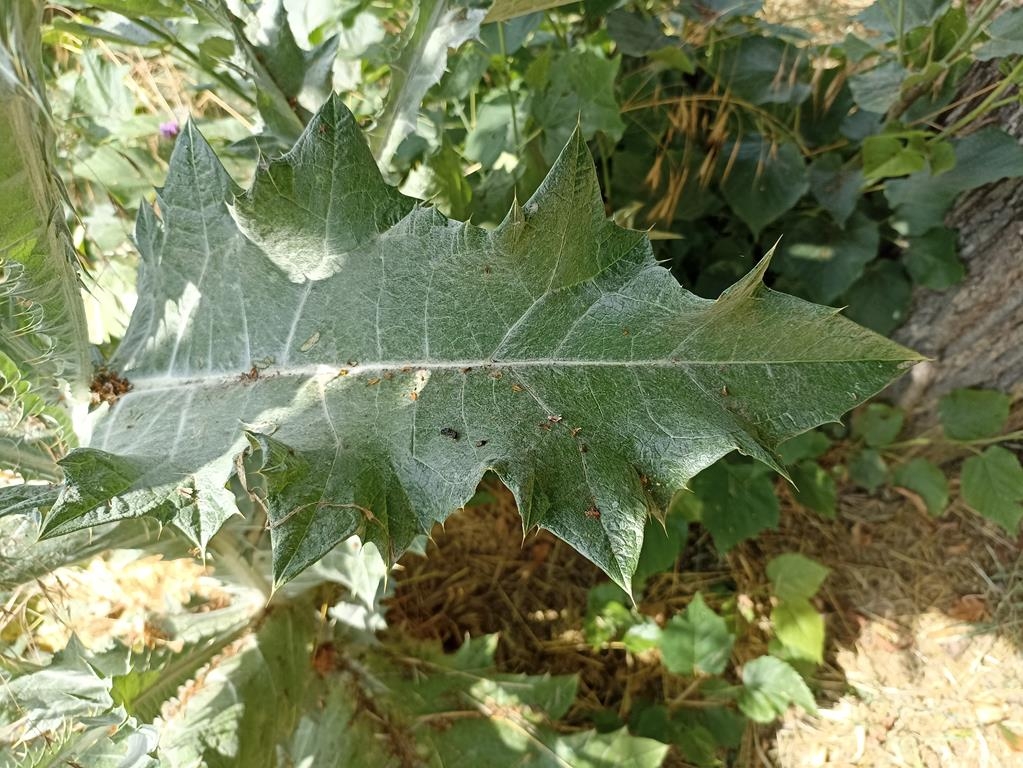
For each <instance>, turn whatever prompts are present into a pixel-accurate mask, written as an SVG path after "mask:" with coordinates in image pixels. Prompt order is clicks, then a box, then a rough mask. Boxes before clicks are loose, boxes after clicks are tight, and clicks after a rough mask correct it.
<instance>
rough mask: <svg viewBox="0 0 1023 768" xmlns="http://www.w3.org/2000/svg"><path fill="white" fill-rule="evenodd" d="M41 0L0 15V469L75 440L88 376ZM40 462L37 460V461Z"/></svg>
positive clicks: (34, 465)
mask: <svg viewBox="0 0 1023 768" xmlns="http://www.w3.org/2000/svg"><path fill="white" fill-rule="evenodd" d="M41 17H42V6H40V5H38V4H36V3H30V2H17V3H14V4H13V5H10V4H9V5H8V7H7V10H6V11H5V12H4V14H3V18H2V19H0V104H3V108H2V109H0V451H2V452H0V467H12V468H14V469H18V468H19V467H17V466H12V465H13V464H14V462H15V461H17V462H18V463H19V464H20V458H21V456H20V454H21V453H22V451H24V454H25V455H26V456H27V457H30V458H29V461H28V466H27V468H26V473H27V474H30V475H33V476H44V477H46V476H49V475H50V473H49V469H50V467H49V464H50V462H47V461H46V460H45V454H46V453H49V454H50V455H54V454H56V455H60V454H61V453H63V452H64V451H66V450H67V448H68V446H69V445H74V444H75V442H76V441H77V438H76V434H75V432H74V429H73V427H72V418H71V415H72V413H74V414H75V415H77V417H78V418H79V419H80V420H81V421H82V425H83V426H84V419H85V410H86V408H87V405H88V401H89V391H88V381H89V379H90V378H91V375H92V363H91V352H90V349H89V344H88V334H87V330H86V323H85V308H84V305H83V303H82V298H81V283H80V278H79V269H78V257H77V255H76V254H75V252H74V246H73V243H72V239H71V234H70V232H69V231H68V228H67V226H66V224H65V213H64V206H65V203H66V195H65V192H64V190H63V186H62V185H61V184H60V182H59V175H58V171H57V168H56V167H55V165H54V154H55V137H54V133H53V125H54V123H53V118H52V117H51V115H50V111H49V105H48V104H47V101H46V85H45V83H44V81H43V67H42V61H41V50H40V45H39V40H40V37H39V23H40V20H41ZM40 464H41V465H42V466H39V465H40Z"/></svg>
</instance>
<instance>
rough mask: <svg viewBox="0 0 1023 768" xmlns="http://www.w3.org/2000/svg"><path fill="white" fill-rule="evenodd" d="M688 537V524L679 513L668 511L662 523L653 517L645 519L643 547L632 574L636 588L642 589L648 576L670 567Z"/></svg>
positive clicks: (680, 552)
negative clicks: (634, 571)
mask: <svg viewBox="0 0 1023 768" xmlns="http://www.w3.org/2000/svg"><path fill="white" fill-rule="evenodd" d="M688 537H689V524H688V523H687V522H686V520H685V519H684V518H683V517H682V516H681V515H677V514H670V513H669V514H668V515H667V516H666V517H665V520H664V522H663V523H662V522H661V521H660V520H657V519H656V518H654V517H651V518H650V519H649V520H647V524H646V530H645V531H644V532H643V549H641V550H640V552H639V563H638V564H637V565H636V573H635V575H634V576H633V582H634V583H635V585H636V588H637V589H642V588H643V585H644V584H645V583H646V580H647V579H648V578H650V577H651V576H653V575H654V574H655V573H661V572H662V571H666V570H667V569H669V568H671V567H672V566H673V565H674V564H675V561H676V560H678V558H679V555H680V554H682V550H683V549H684V548H685V545H686V541H687V539H688Z"/></svg>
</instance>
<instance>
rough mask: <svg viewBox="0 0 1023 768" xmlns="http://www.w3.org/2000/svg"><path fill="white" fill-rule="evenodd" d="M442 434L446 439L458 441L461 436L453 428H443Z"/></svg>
mask: <svg viewBox="0 0 1023 768" xmlns="http://www.w3.org/2000/svg"><path fill="white" fill-rule="evenodd" d="M440 433H441V434H442V435H444V437H449V438H451V439H452V440H457V439H458V438H459V434H458V432H457V430H454V429H452V428H451V427H444V428H442V429H441V431H440Z"/></svg>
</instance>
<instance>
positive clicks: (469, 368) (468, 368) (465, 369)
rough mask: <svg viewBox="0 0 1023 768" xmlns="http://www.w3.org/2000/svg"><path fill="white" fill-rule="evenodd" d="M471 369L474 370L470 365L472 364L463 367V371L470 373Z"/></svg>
mask: <svg viewBox="0 0 1023 768" xmlns="http://www.w3.org/2000/svg"><path fill="white" fill-rule="evenodd" d="M471 370H472V366H471V365H470V366H467V367H465V368H463V369H462V373H469V371H471Z"/></svg>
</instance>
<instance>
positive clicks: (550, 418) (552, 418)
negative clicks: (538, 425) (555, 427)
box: [547, 413, 561, 424]
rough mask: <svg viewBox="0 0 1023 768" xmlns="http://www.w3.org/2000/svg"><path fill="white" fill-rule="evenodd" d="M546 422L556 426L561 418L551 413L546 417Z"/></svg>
mask: <svg viewBox="0 0 1023 768" xmlns="http://www.w3.org/2000/svg"><path fill="white" fill-rule="evenodd" d="M547 421H549V422H550V423H551V424H557V423H558V422H559V421H561V417H560V416H557V415H555V414H553V413H552V414H550V415H549V416H548V417H547Z"/></svg>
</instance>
